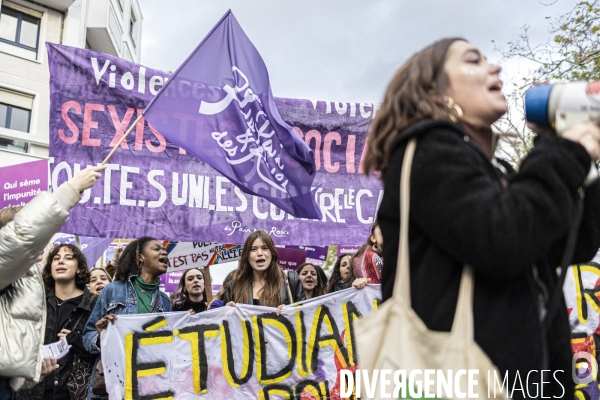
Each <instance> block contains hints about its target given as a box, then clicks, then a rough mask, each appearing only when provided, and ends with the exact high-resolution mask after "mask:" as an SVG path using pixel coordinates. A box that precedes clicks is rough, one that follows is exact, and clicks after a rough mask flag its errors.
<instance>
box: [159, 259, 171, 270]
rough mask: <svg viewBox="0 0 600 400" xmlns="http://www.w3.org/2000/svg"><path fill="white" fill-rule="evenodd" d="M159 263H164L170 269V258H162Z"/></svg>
mask: <svg viewBox="0 0 600 400" xmlns="http://www.w3.org/2000/svg"><path fill="white" fill-rule="evenodd" d="M158 262H160V263H163V264H165V265H166V266H167V268H168V267H169V265H170V264H169V257H160V258H159V259H158Z"/></svg>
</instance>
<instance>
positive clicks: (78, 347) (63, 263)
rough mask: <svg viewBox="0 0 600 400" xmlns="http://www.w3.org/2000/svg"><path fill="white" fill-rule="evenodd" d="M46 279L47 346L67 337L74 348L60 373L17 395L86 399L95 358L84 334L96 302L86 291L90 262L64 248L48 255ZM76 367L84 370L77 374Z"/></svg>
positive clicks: (70, 247) (71, 248)
mask: <svg viewBox="0 0 600 400" xmlns="http://www.w3.org/2000/svg"><path fill="white" fill-rule="evenodd" d="M42 278H43V280H44V286H45V288H46V334H45V339H44V344H49V343H54V342H57V341H58V340H60V339H62V338H63V337H65V338H66V340H67V343H69V344H70V345H71V346H72V347H71V349H70V350H69V352H68V353H67V355H65V356H64V357H63V358H61V359H60V360H59V362H58V368H57V369H56V370H54V371H53V372H52V373H50V374H49V375H46V376H45V377H44V379H42V381H41V382H40V383H39V384H38V385H36V386H34V387H33V388H31V389H28V390H21V391H19V392H17V399H28V400H29V399H32V400H33V399H55V400H59V399H61V400H62V399H64V400H67V399H71V400H79V399H81V400H83V399H86V397H87V396H86V394H87V386H88V384H89V378H90V374H91V369H92V362H93V360H94V358H95V356H94V355H92V354H90V353H89V352H87V351H86V350H85V349H84V347H83V341H82V336H81V334H82V331H83V328H84V326H85V323H86V322H87V319H88V317H89V316H90V313H91V311H92V308H93V307H94V304H95V300H96V296H92V294H91V293H90V291H89V290H88V289H87V288H86V284H87V282H88V281H89V278H90V272H89V270H88V266H87V260H86V258H85V256H84V255H83V253H82V252H81V250H79V248H77V247H76V246H73V245H70V244H61V245H60V246H58V247H56V248H54V249H53V250H52V251H51V252H50V254H49V255H48V257H47V259H46V263H45V265H44V268H43V271H42ZM76 364H77V365H78V366H79V368H80V369H81V370H79V371H73V367H74V365H76ZM77 375H79V376H77ZM78 378H80V379H78Z"/></svg>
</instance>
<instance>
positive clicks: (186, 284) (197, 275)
mask: <svg viewBox="0 0 600 400" xmlns="http://www.w3.org/2000/svg"><path fill="white" fill-rule="evenodd" d="M172 307H173V311H189V312H190V314H196V313H199V312H202V311H206V282H205V280H204V271H203V270H202V269H201V268H190V269H188V270H186V271H185V272H184V273H183V275H181V279H179V285H177V292H175V298H174V299H173V302H172Z"/></svg>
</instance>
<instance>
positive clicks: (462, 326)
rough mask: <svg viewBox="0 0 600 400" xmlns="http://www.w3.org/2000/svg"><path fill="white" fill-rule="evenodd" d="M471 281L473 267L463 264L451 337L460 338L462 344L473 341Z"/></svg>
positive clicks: (472, 286)
mask: <svg viewBox="0 0 600 400" xmlns="http://www.w3.org/2000/svg"><path fill="white" fill-rule="evenodd" d="M473 279H474V278H473V267H471V266H470V265H468V264H465V265H464V266H463V270H462V275H461V278H460V289H459V291H458V301H457V302H456V311H455V312H454V321H453V322H452V335H455V336H456V337H458V338H460V340H462V341H463V342H466V341H473V340H474V339H475V337H474V329H475V328H474V322H473V288H474V285H473Z"/></svg>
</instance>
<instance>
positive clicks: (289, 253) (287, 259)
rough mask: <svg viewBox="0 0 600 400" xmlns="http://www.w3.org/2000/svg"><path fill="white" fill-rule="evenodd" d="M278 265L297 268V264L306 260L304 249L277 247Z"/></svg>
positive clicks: (285, 267) (284, 267)
mask: <svg viewBox="0 0 600 400" xmlns="http://www.w3.org/2000/svg"><path fill="white" fill-rule="evenodd" d="M276 250H277V254H278V255H279V265H280V266H281V268H283V269H293V270H296V269H298V266H299V265H300V264H302V263H303V262H305V261H306V251H305V250H294V249H286V248H281V247H278V248H277V249H276Z"/></svg>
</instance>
